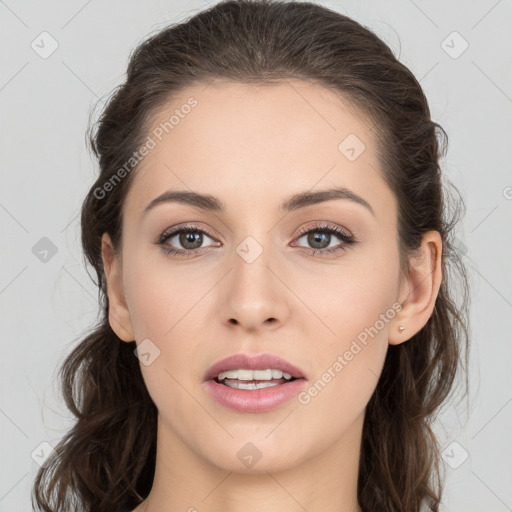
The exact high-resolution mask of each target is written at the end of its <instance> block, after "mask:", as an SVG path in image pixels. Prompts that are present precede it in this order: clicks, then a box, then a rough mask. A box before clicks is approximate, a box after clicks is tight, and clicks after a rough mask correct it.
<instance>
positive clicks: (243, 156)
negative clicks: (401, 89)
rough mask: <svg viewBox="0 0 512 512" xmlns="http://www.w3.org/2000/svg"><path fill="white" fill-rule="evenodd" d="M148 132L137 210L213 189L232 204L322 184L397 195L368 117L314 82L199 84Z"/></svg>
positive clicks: (131, 204) (132, 196)
mask: <svg viewBox="0 0 512 512" xmlns="http://www.w3.org/2000/svg"><path fill="white" fill-rule="evenodd" d="M146 135H147V137H149V138H150V139H151V141H152V144H151V146H153V147H152V149H150V150H149V152H148V154H147V156H145V157H144V158H143V160H142V161H141V163H140V164H139V166H138V167H137V168H136V169H135V171H134V173H135V176H134V181H133V183H132V186H131V189H130V191H129V193H128V196H127V198H126V201H125V207H126V208H128V209H130V210H133V209H134V210H137V211H138V212H141V211H142V210H143V208H144V207H145V206H146V205H147V203H148V202H149V201H151V199H153V198H154V197H156V196H157V195H159V194H161V193H162V192H164V191H166V190H170V189H179V190H187V189H189V190H193V191H197V192H204V193H207V194H211V195H215V196H217V197H221V198H223V202H224V203H226V204H227V205H228V207H229V205H230V204H232V205H233V206H236V207H242V206H243V205H244V204H247V201H253V202H254V204H256V203H258V204H260V200H262V198H263V197H264V198H265V202H266V203H268V202H269V201H271V202H273V201H274V200H275V201H276V204H277V202H278V201H279V203H281V201H282V200H283V198H284V197H288V196H289V195H290V194H293V193H295V192H302V191H304V190H307V189H312V188H313V187H315V186H316V187H322V186H325V187H328V186H346V187H350V188H351V189H353V190H354V191H355V192H356V193H358V194H360V195H363V196H366V197H368V196H369V195H370V196H371V195H372V194H374V195H375V194H376V193H377V194H378V193H379V191H380V192H381V193H384V194H385V195H387V197H386V198H382V197H381V200H388V201H389V199H390V198H391V192H390V191H389V190H385V189H386V188H387V187H386V185H385V183H384V181H383V180H382V178H381V176H380V172H379V170H378V169H379V163H378V161H377V153H376V141H375V137H374V133H373V127H372V125H371V124H370V122H369V121H368V119H367V118H366V117H365V116H363V115H362V114H361V113H360V112H358V110H357V109H356V108H354V107H353V106H352V105H351V104H350V103H349V102H347V101H344V100H343V99H342V98H340V96H338V95H336V94H335V93H333V92H332V91H330V90H328V89H326V88H324V87H322V86H319V85H315V84H312V83H310V82H305V81H301V80H295V79H293V80H292V79H290V80H286V81H284V82H279V83H273V84H264V85H262V84H242V83H237V82H219V81H217V82H214V83H211V84H210V85H207V84H204V83H202V84H196V85H194V86H191V87H188V88H186V89H183V90H182V91H180V92H179V94H176V95H175V96H174V97H173V99H172V100H170V101H169V102H168V103H167V104H165V105H163V106H162V108H160V109H159V110H158V112H157V113H156V114H155V115H154V116H153V117H152V118H151V122H150V123H149V125H148V126H147V128H146ZM148 140H149V139H148ZM372 191H373V192H372ZM374 200H376V198H374Z"/></svg>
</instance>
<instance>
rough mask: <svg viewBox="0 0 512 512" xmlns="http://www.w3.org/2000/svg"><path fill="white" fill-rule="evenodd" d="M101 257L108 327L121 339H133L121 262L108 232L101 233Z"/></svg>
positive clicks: (128, 340) (127, 340)
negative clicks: (105, 285) (106, 297)
mask: <svg viewBox="0 0 512 512" xmlns="http://www.w3.org/2000/svg"><path fill="white" fill-rule="evenodd" d="M101 257H102V260H103V269H104V272H105V280H106V284H107V296H108V321H109V324H110V327H111V328H112V330H113V331H114V332H115V333H116V334H117V336H118V337H119V338H120V339H121V340H123V341H126V342H130V341H134V339H135V338H134V334H133V327H132V323H131V320H130V313H129V311H128V307H127V305H126V301H125V297H124V292H123V285H122V279H121V277H122V272H121V262H120V259H119V257H118V256H117V255H116V254H115V252H114V246H113V244H112V240H111V239H110V236H109V235H108V233H103V236H102V238H101Z"/></svg>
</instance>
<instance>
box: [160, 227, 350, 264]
mask: <svg viewBox="0 0 512 512" xmlns="http://www.w3.org/2000/svg"><path fill="white" fill-rule="evenodd" d="M310 232H323V233H328V234H331V235H336V236H337V237H338V238H340V239H341V240H342V242H343V245H342V246H341V247H331V248H326V249H312V248H308V247H302V246H301V247H302V248H303V249H306V250H308V251H309V252H310V253H311V254H312V255H313V256H316V255H317V254H320V255H326V254H327V255H331V254H337V253H339V252H342V251H345V250H347V248H348V247H350V246H351V245H352V244H355V243H357V240H356V238H355V237H354V236H352V235H349V234H348V233H347V232H345V231H344V230H342V229H341V228H338V227H337V226H331V225H328V224H318V225H315V226H309V227H308V228H302V229H301V230H299V236H298V237H297V238H302V237H303V236H304V235H305V234H308V233H310ZM180 233H203V234H205V235H207V236H209V237H210V238H214V236H213V235H212V234H210V233H209V232H208V231H207V230H205V229H204V228H199V227H198V226H194V225H189V226H183V227H179V228H177V229H173V230H171V231H167V230H166V231H164V232H163V233H162V234H161V235H160V236H159V237H158V239H157V241H156V244H157V245H159V246H160V247H161V249H162V250H163V251H164V252H165V253H166V254H168V255H172V256H179V257H182V258H188V257H191V256H193V255H195V254H198V253H200V252H203V250H204V249H206V248H203V249H194V250H184V249H175V248H174V247H172V246H169V245H167V244H166V243H165V242H166V240H168V239H169V238H171V237H172V236H174V235H179V234H180Z"/></svg>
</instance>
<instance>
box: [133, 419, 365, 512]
mask: <svg viewBox="0 0 512 512" xmlns="http://www.w3.org/2000/svg"><path fill="white" fill-rule="evenodd" d="M363 419H364V414H362V415H361V416H360V417H358V418H357V420H356V421H355V422H354V424H353V425H352V426H351V428H350V429H349V430H347V431H345V433H344V436H343V438H340V439H339V440H337V441H336V440H334V441H333V442H331V443H329V442H328V441H327V440H326V443H327V444H326V449H325V450H324V451H323V452H321V453H317V454H315V455H314V456H312V457H309V458H307V459H306V460H298V461H292V464H290V465H288V466H285V468H284V469H283V468H280V469H279V470H276V468H275V467H274V466H273V464H272V461H270V462H269V461H268V459H267V460H265V458H264V457H263V456H262V458H261V459H260V460H259V461H258V462H257V463H256V464H254V466H253V467H252V468H251V469H248V470H246V471H245V472H240V469H239V467H238V468H237V469H236V470H235V469H230V468H224V469H223V468H220V467H219V466H218V465H215V464H213V463H212V461H210V460H207V459H206V457H204V456H201V454H200V453H198V452H197V447H196V450H194V447H193V446H192V447H190V446H188V445H187V444H186V442H184V441H183V440H182V439H181V438H179V437H177V436H176V433H175V432H173V431H172V430H171V429H170V428H169V425H168V424H166V423H165V422H164V420H163V419H162V417H161V416H160V415H159V418H158V434H157V458H156V469H155V478H154V481H153V487H152V489H151V492H150V494H149V496H148V498H147V499H146V500H145V501H144V502H143V503H141V505H140V506H139V507H137V509H136V510H135V511H134V512H175V511H177V510H180V511H188V512H203V511H208V512H220V511H222V512H238V511H240V510H242V509H243V510H244V512H259V511H261V510H265V511H266V512H278V511H279V512H281V511H282V510H290V511H292V510H297V511H304V510H307V511H308V512H320V511H321V512H340V511H343V512H360V510H361V509H360V508H359V505H358V502H357V477H358V468H359V452H360V446H361V433H362V425H363ZM244 444H245V442H241V443H240V446H243V445H244ZM237 446H238V445H237ZM235 451H236V450H235ZM265 463H266V464H265Z"/></svg>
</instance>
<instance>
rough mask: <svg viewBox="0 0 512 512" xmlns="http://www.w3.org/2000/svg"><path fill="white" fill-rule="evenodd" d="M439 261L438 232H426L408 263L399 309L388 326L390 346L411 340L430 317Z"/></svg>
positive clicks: (439, 238) (440, 253)
mask: <svg viewBox="0 0 512 512" xmlns="http://www.w3.org/2000/svg"><path fill="white" fill-rule="evenodd" d="M441 257H442V240H441V235H440V233H439V232H438V231H428V232H427V233H425V234H424V235H423V239H422V244H421V248H420V250H419V253H418V254H417V255H416V256H414V257H412V258H411V259H410V260H409V261H410V271H409V275H408V276H407V278H406V282H405V287H404V288H405V293H404V295H405V296H404V297H403V300H402V301H401V303H402V309H401V310H400V311H399V312H398V313H397V315H396V316H395V318H394V319H393V323H392V325H391V326H390V329H391V330H390V333H389V344H390V345H399V344H400V343H403V342H404V341H407V340H409V339H410V338H412V337H413V336H414V335H415V334H417V333H418V332H419V331H420V330H421V329H422V328H423V327H424V326H425V325H426V323H427V322H428V320H429V318H430V317H431V316H432V312H433V311H434V307H435V304H436V299H437V296H438V293H439V288H440V287H441V280H442V265H441V262H442V260H441ZM401 292H402V293H403V290H401Z"/></svg>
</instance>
